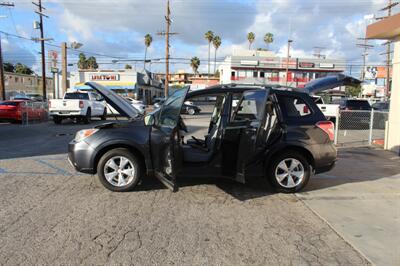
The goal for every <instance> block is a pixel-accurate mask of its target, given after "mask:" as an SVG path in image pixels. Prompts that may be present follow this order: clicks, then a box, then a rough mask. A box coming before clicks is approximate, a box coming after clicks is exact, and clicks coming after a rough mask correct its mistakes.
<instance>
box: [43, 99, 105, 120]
mask: <svg viewBox="0 0 400 266" xmlns="http://www.w3.org/2000/svg"><path fill="white" fill-rule="evenodd" d="M49 112H50V116H52V117H53V121H54V123H56V124H61V122H62V120H63V119H67V118H76V119H78V120H80V121H83V122H84V123H86V124H88V123H90V121H91V118H92V117H101V119H102V120H105V119H106V116H107V107H106V103H105V101H104V99H103V97H101V96H100V95H99V94H97V93H94V92H86V91H84V92H82V91H76V92H75V91H74V92H67V93H65V95H64V98H63V99H53V100H50V101H49Z"/></svg>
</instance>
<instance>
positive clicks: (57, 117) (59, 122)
mask: <svg viewBox="0 0 400 266" xmlns="http://www.w3.org/2000/svg"><path fill="white" fill-rule="evenodd" d="M53 122H54V124H56V125H60V124H61V122H62V118H61V117H59V116H53Z"/></svg>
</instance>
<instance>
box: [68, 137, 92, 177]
mask: <svg viewBox="0 0 400 266" xmlns="http://www.w3.org/2000/svg"><path fill="white" fill-rule="evenodd" d="M93 158H94V150H93V148H92V147H90V146H89V144H87V143H86V142H85V141H80V142H76V141H75V140H73V141H71V142H70V143H69V144H68V161H69V162H70V163H71V164H72V166H73V167H74V168H75V169H76V170H77V171H79V172H82V173H87V174H94V173H95V172H96V170H95V169H94V159H93Z"/></svg>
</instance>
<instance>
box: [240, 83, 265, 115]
mask: <svg viewBox="0 0 400 266" xmlns="http://www.w3.org/2000/svg"><path fill="white" fill-rule="evenodd" d="M266 94H267V92H266V91H265V90H260V91H249V92H245V93H244V94H243V98H242V100H241V102H240V103H239V104H240V106H238V107H237V110H236V112H235V114H234V118H233V119H234V120H245V119H248V120H252V121H254V120H261V119H262V117H261V115H262V111H263V110H264V106H265V97H266Z"/></svg>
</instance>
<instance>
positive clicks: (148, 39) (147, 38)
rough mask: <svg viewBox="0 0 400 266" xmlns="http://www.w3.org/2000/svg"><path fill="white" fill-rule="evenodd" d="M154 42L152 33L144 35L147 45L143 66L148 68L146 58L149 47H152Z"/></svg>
mask: <svg viewBox="0 0 400 266" xmlns="http://www.w3.org/2000/svg"><path fill="white" fill-rule="evenodd" d="M152 42H153V37H151V35H150V34H146V35H145V36H144V45H145V47H146V48H145V50H144V63H143V68H144V69H146V59H147V48H149V47H150V45H151V43H152Z"/></svg>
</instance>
